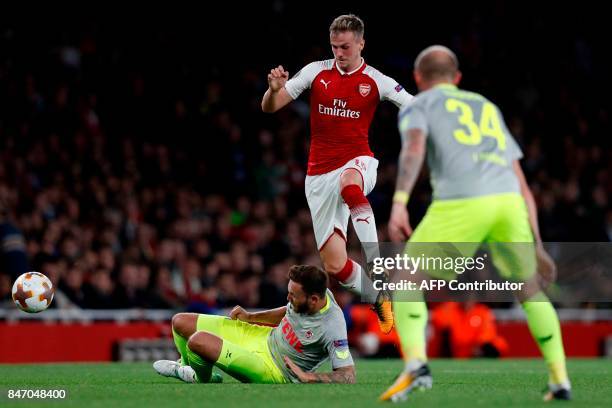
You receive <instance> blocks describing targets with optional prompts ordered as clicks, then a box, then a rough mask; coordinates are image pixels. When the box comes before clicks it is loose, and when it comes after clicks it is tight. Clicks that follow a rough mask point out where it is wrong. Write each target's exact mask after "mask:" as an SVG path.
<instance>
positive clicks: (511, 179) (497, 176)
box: [381, 46, 570, 401]
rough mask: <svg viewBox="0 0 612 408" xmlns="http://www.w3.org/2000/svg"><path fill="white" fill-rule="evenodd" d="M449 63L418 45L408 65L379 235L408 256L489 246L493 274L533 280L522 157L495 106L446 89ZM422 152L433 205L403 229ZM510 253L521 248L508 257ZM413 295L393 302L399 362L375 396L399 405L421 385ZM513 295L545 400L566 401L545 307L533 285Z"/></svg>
mask: <svg viewBox="0 0 612 408" xmlns="http://www.w3.org/2000/svg"><path fill="white" fill-rule="evenodd" d="M458 66H459V63H458V61H457V57H456V56H455V54H454V53H453V52H452V51H451V50H449V49H448V48H446V47H443V46H432V47H429V48H426V49H425V50H424V51H422V52H421V53H420V54H419V56H418V57H417V59H416V62H415V67H414V78H415V81H416V84H417V86H418V88H419V91H420V92H421V93H419V95H417V96H416V97H415V99H414V100H413V101H412V102H411V103H410V104H409V105H408V106H407V107H406V108H404V109H402V110H401V111H400V113H399V129H400V133H401V135H402V139H403V145H402V150H401V153H400V158H399V170H398V178H397V185H396V190H395V195H394V197H393V201H394V203H393V208H392V211H391V217H390V219H389V235H390V237H391V238H392V239H393V240H395V241H401V240H405V239H406V238H407V237H410V241H409V243H408V245H407V246H406V251H407V252H408V253H410V252H411V250H412V248H413V247H414V246H416V245H418V243H422V242H428V243H480V242H487V243H492V244H491V245H492V247H491V248H492V249H493V248H497V249H498V251H495V253H494V252H493V251H491V255H492V257H493V262H494V264H495V266H496V267H497V270H498V272H499V274H500V275H501V276H502V277H503V278H506V279H510V280H511V281H514V282H527V281H529V282H533V281H534V280H535V279H534V278H535V277H536V276H537V275H535V274H536V256H537V262H538V263H539V265H540V268H538V272H540V273H542V272H543V271H545V269H544V268H543V267H542V266H543V265H548V270H551V266H550V265H554V264H552V261H551V260H550V258H549V257H548V255H547V254H546V252H545V251H544V249H543V246H542V241H541V238H540V234H539V229H538V221H537V210H536V207H535V202H534V199H533V196H532V194H531V191H530V190H529V186H528V185H527V183H526V181H525V176H524V175H523V172H522V170H521V166H520V164H519V162H518V160H519V159H520V158H521V157H522V152H521V150H520V148H519V147H518V145H517V143H516V142H515V140H514V138H513V137H512V135H511V134H510V132H509V131H508V129H507V127H506V124H505V123H504V120H503V118H502V115H501V112H500V111H499V109H498V108H497V106H495V105H494V104H493V103H491V102H490V101H489V100H487V99H486V98H485V97H483V96H481V95H479V94H476V93H473V92H467V91H463V90H460V89H458V88H457V87H456V85H457V84H458V83H459V81H460V79H461V73H460V71H459V69H458ZM425 155H427V162H428V165H429V170H430V175H431V180H432V187H433V197H434V199H433V202H432V204H431V206H430V207H429V209H428V210H427V213H426V215H425V217H424V218H423V220H422V221H421V223H420V224H419V225H418V227H417V228H416V230H415V231H414V233H413V232H412V229H411V227H410V223H409V218H408V210H407V208H406V204H407V202H408V197H409V194H410V193H411V191H412V189H413V187H414V184H415V181H416V179H417V177H418V175H419V172H420V170H421V167H422V164H423V161H424V159H425ZM534 240H535V245H534ZM494 243H504V244H503V246H501V245H499V244H497V245H495V244H494ZM512 243H513V244H512ZM517 243H523V244H517ZM519 248H523V249H527V250H525V251H522V252H517V250H518V249H519ZM476 249H477V246H474V251H476ZM463 255H464V256H471V255H470V254H463ZM417 295H418V296H419V297H420V299H416V298H412V301H395V300H396V299H394V303H393V311H394V314H395V323H396V327H397V330H398V334H399V336H400V339H401V344H402V349H403V351H404V359H405V361H406V365H405V369H404V371H403V372H402V373H401V374H400V376H399V377H398V378H397V381H396V382H395V383H394V384H393V385H392V386H391V387H389V389H388V390H387V391H386V392H385V393H384V394H383V395H382V396H381V399H382V400H392V401H396V400H402V399H404V398H406V396H407V394H408V393H409V392H410V391H411V390H413V389H415V388H421V387H424V388H429V387H431V384H432V378H431V374H430V372H429V368H428V367H427V355H426V351H425V327H426V325H427V306H426V304H425V302H424V301H423V297H422V294H421V293H417ZM517 295H518V296H519V300H520V301H521V305H522V307H523V310H524V311H525V314H526V315H527V323H528V325H529V330H530V331H531V334H532V336H533V337H534V339H535V340H536V342H537V343H538V346H539V347H540V351H541V352H542V355H543V356H544V359H545V360H546V363H547V365H548V369H549V382H548V388H549V390H548V392H547V393H546V394H545V399H546V400H551V399H570V382H569V379H568V376H567V372H566V367H565V354H564V350H563V341H562V338H561V330H560V326H559V319H558V317H557V314H556V313H555V309H554V308H553V306H552V304H551V303H550V301H549V300H548V298H547V297H546V295H545V294H544V293H543V292H542V291H541V290H540V289H539V287H538V286H537V285H535V287H534V288H533V289H532V290H530V291H522V292H521V293H518V294H517Z"/></svg>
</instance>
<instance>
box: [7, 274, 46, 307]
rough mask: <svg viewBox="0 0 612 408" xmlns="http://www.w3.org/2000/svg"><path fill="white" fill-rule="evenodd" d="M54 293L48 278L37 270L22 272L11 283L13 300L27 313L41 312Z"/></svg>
mask: <svg viewBox="0 0 612 408" xmlns="http://www.w3.org/2000/svg"><path fill="white" fill-rule="evenodd" d="M54 293H55V289H54V288H53V284H52V283H51V281H50V280H49V278H47V277H46V276H45V275H43V274H42V273H39V272H28V273H24V274H23V275H21V276H20V277H18V278H17V280H16V281H15V283H14V284H13V301H14V302H15V304H16V305H17V307H18V308H20V309H21V310H23V311H24V312H28V313H38V312H42V311H43V310H45V309H46V308H48V307H49V305H50V304H51V301H52V300H53V294H54Z"/></svg>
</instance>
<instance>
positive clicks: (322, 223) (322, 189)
mask: <svg viewBox="0 0 612 408" xmlns="http://www.w3.org/2000/svg"><path fill="white" fill-rule="evenodd" d="M347 169H356V170H357V171H358V172H359V173H360V174H361V177H362V181H363V187H364V188H363V190H364V195H368V194H370V192H371V191H372V190H373V189H374V186H375V185H376V170H377V169H378V160H376V159H375V158H374V157H370V156H359V157H356V158H354V159H351V160H349V161H348V162H347V163H346V164H345V165H344V166H342V167H340V168H337V169H336V170H333V171H330V172H329V173H325V174H319V175H316V176H306V183H305V190H306V200H307V201H308V207H309V208H310V215H311V217H312V226H313V228H314V233H315V239H316V241H317V248H318V249H319V250H321V248H323V246H324V245H325V243H326V242H327V240H328V239H329V238H330V237H331V236H332V234H333V233H334V230H338V231H340V233H341V234H342V238H344V239H345V240H346V229H347V227H348V220H349V217H350V215H351V213H350V211H349V208H348V205H346V203H345V202H344V200H343V199H342V196H341V195H340V176H341V175H342V173H343V172H344V171H345V170H347Z"/></svg>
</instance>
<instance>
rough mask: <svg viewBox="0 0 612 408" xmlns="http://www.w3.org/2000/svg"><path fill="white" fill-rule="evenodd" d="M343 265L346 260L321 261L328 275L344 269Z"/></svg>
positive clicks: (338, 258)
mask: <svg viewBox="0 0 612 408" xmlns="http://www.w3.org/2000/svg"><path fill="white" fill-rule="evenodd" d="M345 264H346V259H342V258H340V257H337V258H331V259H324V260H323V268H324V269H325V272H327V273H328V274H330V275H335V274H337V273H338V272H340V271H341V270H342V269H343V268H344V265H345Z"/></svg>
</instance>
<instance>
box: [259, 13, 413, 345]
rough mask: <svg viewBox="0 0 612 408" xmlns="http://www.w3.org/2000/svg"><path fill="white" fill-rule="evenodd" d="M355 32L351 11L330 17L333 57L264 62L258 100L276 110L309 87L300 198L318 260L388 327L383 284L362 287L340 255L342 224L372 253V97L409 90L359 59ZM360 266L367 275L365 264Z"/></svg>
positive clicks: (396, 97) (404, 98)
mask: <svg viewBox="0 0 612 408" xmlns="http://www.w3.org/2000/svg"><path fill="white" fill-rule="evenodd" d="M363 35H364V25H363V21H362V20H361V19H360V18H359V17H357V16H355V15H352V14H351V15H342V16H339V17H337V18H336V19H335V20H334V21H333V23H332V24H331V26H330V28H329V38H330V43H331V47H332V51H333V54H334V58H333V59H328V60H324V61H316V62H312V63H310V64H308V65H306V66H305V67H304V68H303V69H302V70H301V71H299V72H298V73H297V74H295V76H294V77H293V78H291V79H290V80H288V78H289V73H288V72H287V71H285V70H284V69H283V67H282V66H278V67H277V68H274V69H272V70H271V71H270V74H269V75H268V84H269V88H268V90H267V91H266V93H265V95H264V97H263V100H262V102H261V107H262V110H263V111H264V112H276V111H278V110H279V109H281V108H282V107H284V106H285V105H287V104H288V103H289V102H291V101H293V100H294V99H296V98H297V97H299V96H300V94H302V92H304V91H305V90H307V89H310V131H311V144H310V153H309V157H308V170H307V177H306V199H307V201H308V206H309V207H310V213H311V215H312V223H313V228H314V233H315V239H316V241H317V248H318V250H319V253H320V254H321V260H322V262H323V267H324V268H325V271H327V273H329V274H330V275H331V276H334V277H335V278H336V279H338V281H340V283H341V284H342V286H344V287H345V288H347V289H349V290H351V291H353V292H357V293H360V294H361V295H363V297H364V299H365V300H367V301H368V302H371V303H374V308H375V310H376V313H377V314H378V319H379V322H380V328H381V330H382V331H383V332H384V333H389V332H390V331H391V329H392V328H393V313H392V311H391V302H390V301H389V299H388V297H385V295H386V293H385V292H380V293H379V294H378V295H376V294H375V293H364V289H365V286H370V287H371V284H369V285H365V286H364V287H362V283H361V280H362V277H361V273H362V271H361V267H360V266H359V264H358V263H357V262H354V261H353V260H351V259H350V258H348V256H347V252H346V232H347V225H348V219H349V217H350V218H351V219H352V221H353V227H354V228H355V232H356V233H357V236H358V238H359V240H360V241H361V243H362V246H363V249H364V252H365V255H366V262H367V263H368V264H370V263H371V262H372V260H373V259H374V258H376V257H378V256H379V252H378V236H377V231H376V222H375V220H374V213H373V212H372V207H371V206H370V203H369V201H368V199H367V198H366V195H368V194H369V193H370V192H371V191H372V189H373V188H374V185H375V184H376V169H377V168H378V161H377V160H376V159H375V158H374V157H373V156H374V155H373V153H372V151H371V150H370V147H369V144H368V131H369V128H370V124H371V123H372V118H373V117H374V112H375V111H376V107H377V105H378V103H379V102H380V101H384V100H387V101H391V102H393V103H394V104H395V105H397V106H398V107H401V106H404V105H405V104H406V103H408V102H409V101H410V99H412V96H411V95H410V94H409V93H408V92H406V91H405V90H404V88H403V87H402V86H401V85H399V84H398V83H397V82H396V81H395V80H393V79H392V78H389V77H388V76H385V75H383V74H382V73H381V72H379V71H378V70H376V69H374V68H373V67H371V66H369V65H367V64H366V63H365V61H364V59H363V58H362V57H361V51H362V50H363V47H364V45H365V40H364V38H363ZM367 274H368V276H370V278H371V271H367ZM377 279H380V278H377Z"/></svg>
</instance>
